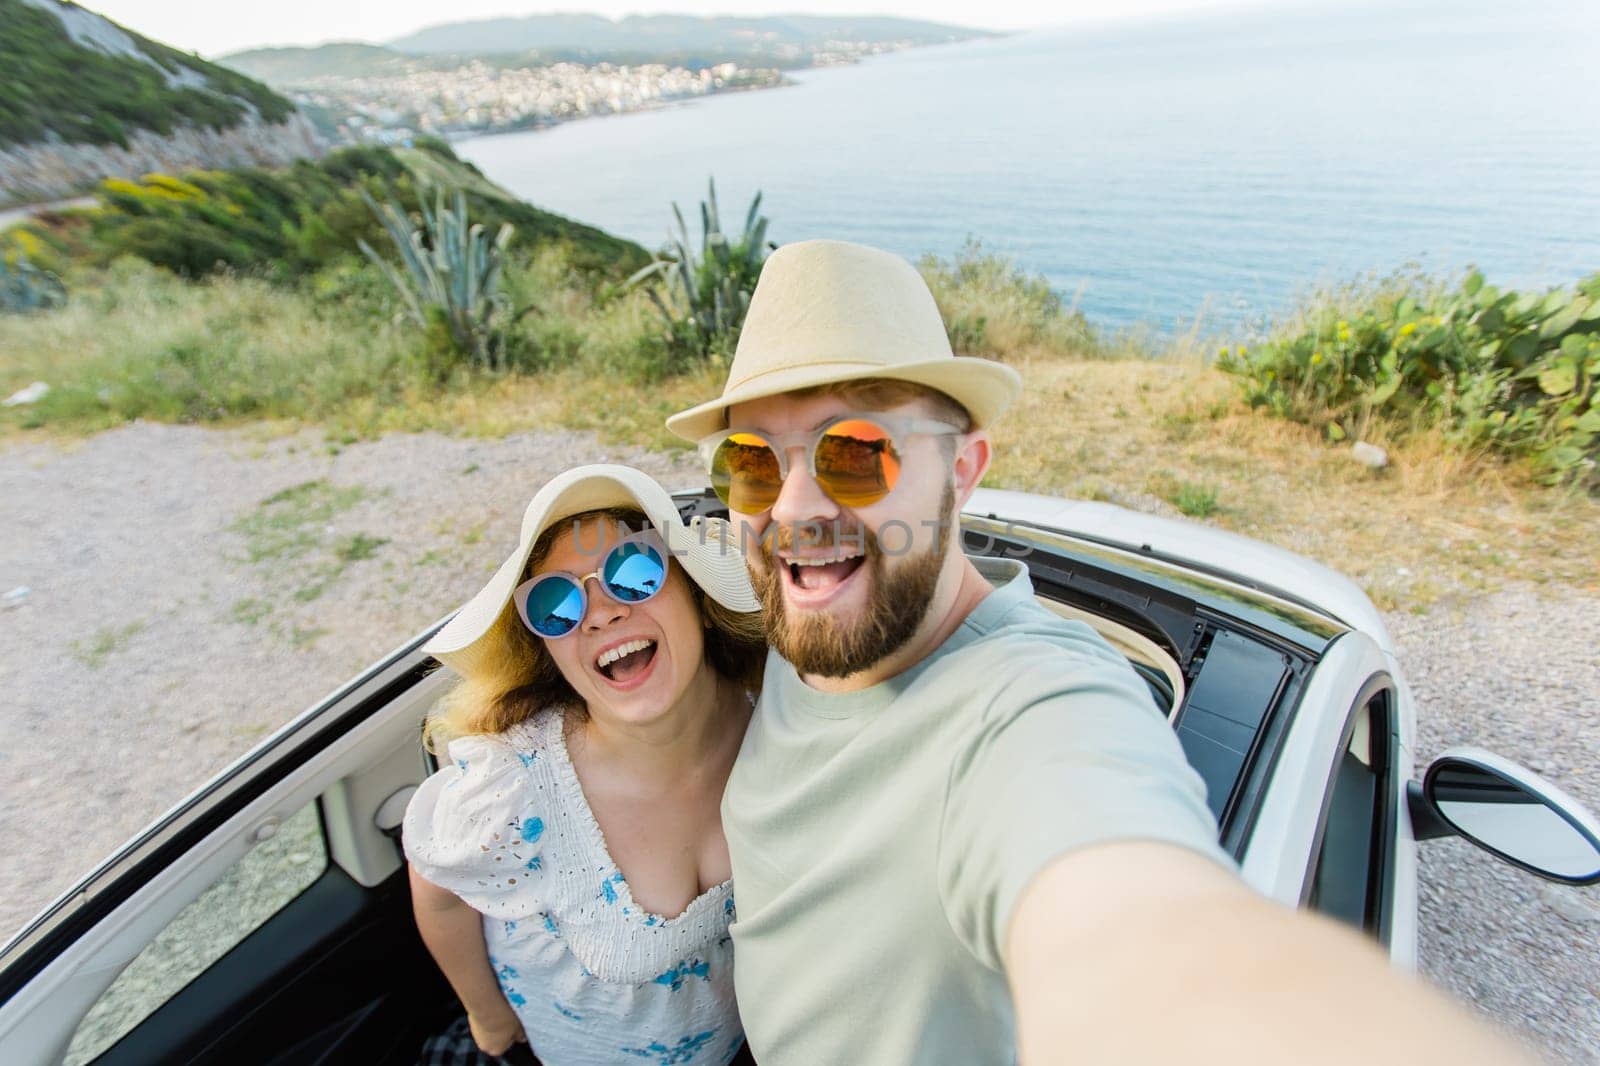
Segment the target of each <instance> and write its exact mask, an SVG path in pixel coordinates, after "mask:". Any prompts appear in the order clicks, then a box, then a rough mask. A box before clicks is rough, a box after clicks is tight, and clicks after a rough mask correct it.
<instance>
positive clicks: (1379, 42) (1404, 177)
mask: <svg viewBox="0 0 1600 1066" xmlns="http://www.w3.org/2000/svg"><path fill="white" fill-rule="evenodd" d="M978 10H980V9H979V8H976V7H975V8H974V11H975V12H977V11H978ZM792 78H793V80H794V82H795V84H794V85H792V86H789V87H785V88H779V89H771V90H763V91H754V92H745V93H730V94H719V95H715V96H711V97H707V98H702V99H698V100H695V101H692V102H688V103H683V104H677V105H671V106H667V107H663V108H660V109H654V110H649V111H643V112H636V113H632V114H625V115H616V116H609V117H604V118H596V119H585V120H581V121H575V122H570V123H566V124H564V125H561V126H557V127H554V128H551V129H546V130H540V131H533V132H525V133H514V134H504V135H497V136H489V137H479V138H473V139H469V140H465V141H462V142H460V143H458V144H457V145H456V148H457V150H458V151H459V152H460V154H461V155H462V156H464V157H465V158H467V159H470V160H471V161H472V162H474V163H476V164H477V165H478V166H479V167H481V168H482V169H483V171H484V172H485V173H486V174H487V175H488V176H489V177H490V178H492V179H494V180H496V181H498V182H500V183H501V184H503V185H505V186H506V187H508V188H510V189H511V190H512V191H514V192H515V193H517V194H518V195H520V196H522V197H524V198H526V199H528V200H530V201H532V202H533V203H535V204H537V205H539V206H541V207H544V208H547V209H549V210H552V211H555V212H558V213H560V214H563V215H567V216H570V217H572V218H575V219H579V220H582V221H584V222H588V223H592V224H594V225H597V226H600V227H601V228H603V229H606V230H608V231H610V232H612V233H616V234H618V235H621V236H624V237H628V238H631V239H633V240H636V241H639V242H640V243H642V244H644V245H645V246H646V247H647V248H651V249H656V248H659V247H661V246H662V245H663V243H664V241H665V238H666V237H667V235H668V231H669V227H670V226H671V225H672V214H671V205H672V204H674V203H676V204H678V205H679V206H680V207H681V208H682V209H683V211H684V214H685V217H686V219H687V220H688V222H689V225H690V229H691V233H692V235H693V236H695V238H696V239H698V233H699V218H698V216H699V208H698V203H699V201H700V200H701V199H703V198H704V197H705V196H706V192H707V185H708V181H709V180H711V179H713V178H714V179H715V182H716V191H717V197H718V200H719V204H720V208H721V216H722V220H723V224H724V228H736V227H737V226H739V225H740V223H741V222H742V220H743V217H744V214H745V210H746V208H747V207H748V204H749V202H750V200H751V198H752V197H753V196H754V195H755V194H756V193H757V192H758V191H759V192H760V194H761V198H762V199H761V210H762V212H763V213H764V214H766V215H767V216H768V217H769V218H770V219H771V224H770V229H769V237H770V239H772V240H774V241H777V242H779V243H786V242H789V241H797V240H803V239H807V238H812V237H835V238H841V239H845V240H853V241H861V242H864V243H867V244H873V245H877V246H880V247H883V248H888V249H891V250H893V251H895V252H898V253H900V254H902V255H905V256H907V257H908V258H913V259H914V258H916V257H919V256H921V255H924V254H927V253H932V254H935V255H939V256H951V255H954V254H957V253H958V252H960V251H961V249H962V248H963V247H964V246H965V245H966V243H967V242H968V241H977V242H979V243H980V245H981V247H982V248H983V249H984V250H985V251H988V252H993V253H997V254H1001V255H1004V256H1007V257H1010V258H1011V259H1013V260H1014V261H1015V263H1016V264H1017V266H1018V267H1019V268H1021V269H1023V270H1025V271H1027V272H1029V273H1032V274H1039V275H1043V276H1044V277H1045V278H1046V279H1047V280H1048V281H1049V283H1050V285H1051V286H1052V287H1053V288H1054V289H1056V290H1057V291H1058V292H1059V293H1060V294H1061V296H1062V298H1063V299H1064V300H1066V301H1068V302H1069V303H1070V304H1072V305H1073V306H1075V307H1076V308H1078V309H1079V310H1081V311H1082V312H1083V313H1084V314H1085V315H1086V316H1087V317H1088V318H1089V320H1090V321H1091V322H1093V323H1095V324H1096V325H1097V326H1099V327H1101V328H1103V329H1107V330H1110V331H1119V330H1135V331H1141V330H1142V331H1153V332H1155V333H1158V334H1164V335H1171V334H1179V333H1193V334H1198V335H1204V336H1211V335H1241V334H1251V333H1255V332H1258V331H1260V330H1263V329H1266V328H1269V327H1270V324H1271V323H1272V322H1273V321H1274V320H1276V319H1278V318H1279V317H1281V316H1283V315H1285V314H1287V313H1289V312H1290V311H1292V309H1293V308H1294V307H1295V306H1296V305H1297V304H1298V303H1299V302H1301V301H1303V300H1305V299H1307V298H1309V297H1310V296H1311V294H1313V293H1314V292H1316V291H1318V290H1323V289H1327V288H1329V287H1337V286H1343V285H1348V284H1358V283H1360V282H1362V281H1363V279H1367V278H1370V277H1373V276H1382V275H1387V274H1390V273H1395V272H1406V273H1414V272H1421V273H1424V274H1427V275H1429V276H1432V277H1437V278H1443V279H1455V278H1458V277H1459V276H1461V275H1462V274H1463V273H1464V272H1465V271H1466V270H1467V269H1468V268H1469V267H1472V266H1476V267H1477V268H1480V269H1482V270H1483V271H1484V272H1485V273H1486V274H1487V276H1488V278H1489V280H1490V282H1491V283H1493V284H1497V285H1501V286H1505V287H1529V288H1543V287H1549V286H1555V285H1570V284H1572V283H1573V282H1575V281H1577V280H1578V279H1579V278H1581V277H1584V276H1587V275H1588V274H1592V273H1594V272H1595V271H1600V2H1596V0H1516V2H1514V3H1506V2H1503V0H1497V2H1494V3H1484V2H1482V0H1457V2H1452V3H1439V2H1436V0H1396V2H1390V3H1383V4H1368V3H1345V4H1340V5H1338V6H1335V7H1329V6H1325V5H1315V4H1312V5H1308V4H1303V3H1293V2H1288V3H1284V2H1279V3H1276V4H1270V5H1265V6H1262V7H1260V8H1254V9H1244V10H1234V11H1229V12H1225V13H1214V14H1210V15H1204V16H1199V15H1195V16H1189V17H1186V18H1176V19H1174V18H1168V19H1162V20H1155V21H1149V20H1146V21H1127V22H1111V23H1104V24H1099V25H1077V26H1069V27H1061V28H1053V29H1044V30H1037V31H1031V32H1026V33H1016V34H1011V35H1007V36H1003V37H996V38H991V39H984V40H978V41H972V42H966V43H960V44H952V45H941V46H936V47H930V48H919V49H913V50H908V51H902V52H894V53H889V54H885V55H881V56H877V57H874V58H871V59H867V60H865V61H863V62H860V63H857V64H854V65H850V66H844V67H831V68H822V69H815V70H805V71H800V72H797V73H794V74H793V75H792Z"/></svg>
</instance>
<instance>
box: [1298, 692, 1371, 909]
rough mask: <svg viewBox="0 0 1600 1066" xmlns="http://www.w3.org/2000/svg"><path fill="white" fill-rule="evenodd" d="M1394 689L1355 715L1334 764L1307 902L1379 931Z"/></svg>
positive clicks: (1357, 711) (1364, 705) (1314, 906)
mask: <svg viewBox="0 0 1600 1066" xmlns="http://www.w3.org/2000/svg"><path fill="white" fill-rule="evenodd" d="M1387 696H1388V693H1387V690H1384V691H1383V692H1380V693H1378V694H1377V695H1376V696H1374V697H1372V698H1371V699H1370V700H1368V701H1366V703H1364V704H1362V705H1361V706H1360V707H1359V708H1357V710H1356V711H1355V713H1354V714H1353V715H1352V717H1351V721H1350V723H1349V726H1348V729H1349V739H1348V741H1347V742H1346V743H1345V746H1344V749H1343V751H1341V752H1340V755H1339V761H1338V764H1337V765H1336V766H1335V767H1334V769H1333V780H1332V783H1331V789H1332V791H1331V793H1330V795H1329V797H1328V803H1327V811H1326V814H1325V815H1324V820H1323V825H1322V828H1321V833H1322V843H1321V846H1320V847H1319V848H1318V850H1317V858H1316V864H1315V867H1314V869H1313V873H1312V877H1311V891H1310V895H1309V896H1308V897H1307V900H1306V902H1307V905H1308V906H1310V907H1311V908H1312V909H1313V910H1317V911H1321V912H1322V913H1323V914H1326V915H1328V916H1329V917H1332V918H1337V919H1339V920H1340V921H1344V922H1348V923H1349V924H1351V925H1353V926H1356V927H1357V928H1360V929H1365V930H1367V931H1369V932H1373V933H1376V932H1377V931H1378V930H1379V928H1380V925H1381V921H1380V920H1381V918H1382V913H1381V911H1382V901H1383V885H1384V879H1385V877H1386V876H1387V873H1388V869H1387V867H1388V848H1389V825H1388V823H1389V821H1390V820H1391V819H1390V816H1389V812H1388V809H1387V803H1386V796H1387V790H1388V787H1389V784H1388V783H1389V765H1390V763H1391V753H1390V750H1389V727H1388V698H1387Z"/></svg>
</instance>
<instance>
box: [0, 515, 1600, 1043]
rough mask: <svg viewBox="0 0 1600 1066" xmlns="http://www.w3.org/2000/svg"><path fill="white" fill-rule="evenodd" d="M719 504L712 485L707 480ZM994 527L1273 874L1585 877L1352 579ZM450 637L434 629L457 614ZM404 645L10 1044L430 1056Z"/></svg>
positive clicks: (412, 692)
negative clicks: (1102, 654) (423, 1052)
mask: <svg viewBox="0 0 1600 1066" xmlns="http://www.w3.org/2000/svg"><path fill="white" fill-rule="evenodd" d="M678 500H679V503H680V505H681V507H682V508H683V510H684V512H685V514H686V515H687V514H692V513H704V514H711V513H717V511H718V510H719V509H720V505H719V504H718V503H717V500H716V498H715V497H714V496H712V495H710V493H685V494H680V495H679V497H678ZM964 535H965V538H966V546H967V549H968V550H969V551H971V552H976V553H983V554H1005V555H1010V556H1013V557H1019V558H1023V559H1025V560H1026V562H1027V563H1028V565H1029V566H1030V568H1031V569H1032V574H1033V580H1034V583H1035V586H1036V587H1037V590H1038V593H1039V596H1040V598H1041V599H1042V600H1043V601H1045V602H1046V603H1047V604H1048V605H1050V606H1051V607H1052V608H1053V609H1055V610H1058V611H1060V612H1061V613H1063V614H1067V615H1070V616H1073V617H1079V618H1083V619H1085V620H1087V621H1089V622H1090V623H1091V624H1093V625H1094V626H1096V627H1097V628H1098V629H1099V630H1100V631H1101V632H1102V633H1103V634H1104V635H1105V636H1106V637H1107V638H1108V639H1109V640H1110V641H1111V642H1112V644H1114V645H1115V646H1116V647H1118V648H1119V649H1121V650H1122V651H1123V652H1124V653H1125V654H1126V655H1127V656H1128V658H1129V659H1130V661H1132V662H1133V664H1134V665H1135V667H1136V669H1138V670H1139V672H1140V673H1141V675H1142V676H1144V677H1145V679H1146V680H1147V681H1148V683H1149V686H1150V691H1151V694H1152V698H1154V699H1155V700H1156V701H1157V703H1158V704H1159V705H1160V706H1161V707H1162V708H1164V709H1165V710H1167V711H1168V713H1169V716H1170V718H1171V721H1172V727H1173V729H1175V730H1176V731H1177V734H1178V738H1179V740H1180V741H1181V742H1182V744H1183V748H1184V750H1185V752H1186V753H1187V754H1188V757H1189V759H1190V761H1191V762H1192V764H1193V765H1194V766H1195V768H1196V769H1197V770H1198V771H1199V772H1200V774H1201V775H1202V776H1203V778H1204V779H1205V782H1206V786H1207V789H1208V790H1209V798H1210V804H1211V809H1212V810H1213V811H1214V812H1215V813H1216V815H1217V820H1218V823H1219V824H1220V826H1221V840H1222V844H1223V846H1224V847H1225V848H1227V850H1228V851H1229V852H1230V853H1232V854H1233V855H1234V856H1236V857H1237V859H1238V861H1239V864H1240V866H1241V868H1242V869H1243V871H1244V876H1245V879H1246V880H1247V881H1248V882H1249V883H1250V884H1251V885H1252V886H1254V887H1255V888H1256V889H1257V890H1259V891H1260V892H1261V893H1263V894H1264V895H1267V896H1270V897H1271V898H1273V899H1275V900H1279V901H1280V902H1282V903H1285V904H1288V905H1291V906H1303V907H1309V908H1312V909H1315V910H1318V911H1322V912H1324V913H1327V914H1330V915H1333V916H1336V917H1337V918H1339V919H1341V920H1343V921H1346V922H1349V923H1350V924H1351V925H1353V926H1357V927H1359V928H1361V929H1363V930H1365V931H1366V932H1367V933H1368V934H1369V935H1371V936H1372V937H1373V938H1374V939H1375V940H1377V941H1378V942H1379V943H1381V944H1382V945H1384V947H1385V948H1386V949H1387V950H1388V951H1389V953H1390V954H1391V955H1392V957H1393V958H1394V961H1395V963H1396V965H1398V966H1402V967H1411V966H1412V965H1413V964H1414V961H1415V955H1416V912H1417V883H1416V878H1417V864H1416V848H1417V842H1418V841H1419V840H1426V839H1428V838H1430V837H1436V836H1442V835H1445V834H1458V835H1460V836H1463V837H1466V838H1467V839H1469V840H1472V841H1473V842H1474V843H1477V844H1478V845H1480V846H1481V847H1483V848H1485V849H1486V850H1488V851H1490V852H1492V853H1494V854H1495V855H1497V856H1499V857H1500V858H1502V859H1504V860H1506V861H1507V862H1510V863H1513V864H1514V865H1517V866H1520V867H1521V868H1523V869H1525V870H1529V871H1532V872H1533V873H1536V874H1539V875H1541V876H1544V877H1549V878H1551V879H1554V880H1558V881H1563V882H1566V883H1569V884H1592V883H1594V882H1596V881H1600V824H1597V823H1596V821H1595V819H1594V818H1593V816H1591V815H1590V814H1589V813H1588V812H1586V811H1584V810H1583V809H1582V808H1581V807H1580V806H1579V805H1578V804H1577V803H1576V802H1575V801H1573V800H1572V799H1570V798H1568V797H1567V796H1565V795H1564V794H1562V793H1561V792H1560V791H1559V790H1558V789H1557V788H1555V787H1554V786H1552V785H1550V784H1548V783H1547V782H1545V781H1543V780H1541V779H1540V778H1538V777H1537V776H1536V775H1534V774H1533V773H1531V772H1529V771H1527V770H1524V769H1522V768H1521V767H1518V766H1516V765H1514V764H1512V763H1509V762H1507V761H1505V760H1503V759H1500V758H1497V757H1496V756H1493V755H1491V754H1489V753H1487V752H1482V751H1477V750H1468V749H1461V750H1456V751H1452V752H1448V753H1446V754H1445V755H1443V756H1441V757H1440V758H1439V759H1437V760H1436V761H1435V762H1434V763H1433V764H1432V765H1431V766H1429V767H1428V769H1427V772H1426V773H1425V774H1424V775H1423V777H1422V779H1421V781H1420V782H1418V781H1416V780H1414V773H1413V770H1414V768H1413V755H1412V742H1413V737H1414V736H1415V722H1414V720H1413V710H1412V704H1411V697H1410V695H1409V693H1408V691H1407V689H1406V684H1405V681H1404V678H1403V677H1402V675H1401V672H1400V668H1399V664H1398V663H1397V662H1396V661H1395V652H1394V646H1393V644H1392V643H1391V641H1390V639H1389V637H1388V634H1387V633H1386V632H1385V631H1384V626H1383V622H1382V620H1381V619H1380V617H1379V615H1378V613H1377V611H1376V610H1375V609H1374V608H1373V606H1372V604H1371V603H1370V602H1368V600H1367V598H1366V597H1365V596H1364V595H1363V594H1362V593H1361V591H1360V590H1359V589H1358V588H1357V587H1356V586H1355V585H1354V584H1352V583H1351V582H1350V581H1349V580H1347V579H1345V578H1343V577H1341V576H1340V575H1338V574H1335V573H1333V572H1331V571H1329V570H1327V569H1325V568H1323V567H1321V566H1318V565H1317V564H1315V563H1311V562H1309V561H1307V560H1305V559H1302V558H1299V557H1298V556H1295V555H1292V554H1290V553H1288V552H1284V551H1280V550H1278V549H1275V548H1270V547H1266V546H1264V545H1262V544H1258V543H1256V542H1254V541H1250V540H1247V539H1245V538H1242V537H1237V536H1233V535H1230V534H1227V533H1221V532H1217V531H1215V530H1211V529H1207V528H1203V527H1200V526H1196V525H1191V524H1188V523H1183V522H1174V521H1168V520H1164V519H1159V518H1152V517H1149V516H1146V515H1140V514H1134V513H1131V512H1128V511H1124V510H1120V509H1118V508H1115V507H1111V506H1107V505H1103V504H1090V503H1071V502H1065V501H1061V500H1052V499H1046V498H1043V497H1038V496H1028V495H1023V494H1019V493H1012V492H999V491H982V492H980V493H978V495H977V496H976V498H975V499H974V500H973V502H972V505H971V506H970V507H969V508H968V513H967V515H966V519H965V523H964ZM430 632H431V631H430ZM428 635H429V634H428V633H422V634H418V635H417V636H416V637H415V638H414V639H413V640H411V641H409V642H408V643H406V644H405V645H404V646H402V647H400V648H399V649H398V650H396V651H395V652H394V653H393V654H392V655H390V656H388V657H387V658H386V659H384V660H383V661H381V662H379V663H377V664H376V665H374V666H373V667H372V668H371V669H369V670H368V671H366V672H365V673H364V674H362V675H361V676H360V677H358V678H355V679H354V680H352V681H351V682H350V683H349V684H347V685H345V686H344V687H343V688H341V689H340V690H339V691H337V692H335V693H334V694H333V695H331V696H329V697H328V698H327V699H326V700H324V701H323V702H322V703H320V704H318V705H317V706H315V707H313V708H311V709H310V710H308V711H306V712H305V713H304V714H302V715H300V716H299V717H298V718H296V719H295V720H294V721H293V722H291V723H290V724H289V725H287V726H285V727H284V728H283V729H281V730H279V731H278V732H277V733H276V734H275V735H273V736H272V737H270V738H269V739H267V740H266V741H264V742H263V743H261V744H260V745H259V746H258V747H256V748H255V750H253V751H251V752H250V753H249V754H247V755H245V756H244V757H243V758H241V759H239V760H238V761H237V762H236V763H234V764H233V765H232V766H230V767H229V768H228V769H226V770H225V771H223V772H222V773H220V774H219V775H217V777H216V778H215V779H213V780H212V781H210V782H208V783H207V784H206V785H205V786H204V787H202V788H200V789H198V790H197V791H196V792H194V794H193V795H191V796H190V797H189V798H187V799H186V800H184V801H183V802H182V803H180V804H178V805H177V806H176V807H175V808H173V809H172V810H171V811H170V812H168V813H167V814H166V815H164V816H163V817H161V818H159V819H158V820H156V821H155V822H154V823H153V824H152V825H151V826H150V827H149V828H147V829H146V830H145V831H144V832H142V833H140V834H139V835H138V836H137V837H135V838H134V839H133V840H131V841H129V842H128V843H127V844H126V845H125V846H124V847H123V848H122V849H121V850H120V851H118V852H117V853H116V854H115V855H112V856H110V857H109V858H108V859H106V861H105V862H104V863H103V864H101V866H100V867H99V868H98V869H96V870H94V871H93V872H92V873H90V874H89V875H88V876H87V877H85V878H84V879H83V880H82V881H81V882H79V883H78V885H77V886H76V887H75V888H73V889H72V890H71V891H69V892H67V893H66V894H65V895H63V896H62V897H61V898H60V899H59V900H57V901H56V902H55V903H54V904H52V905H51V906H50V907H48V908H47V909H46V910H45V911H44V912H42V913H41V914H40V915H39V916H38V917H37V918H35V919H34V920H33V922H32V923H31V924H29V925H28V927H27V928H26V929H24V930H23V931H22V932H21V933H20V934H19V935H18V936H17V937H16V938H15V939H13V940H12V941H11V943H10V944H8V945H7V946H6V947H5V948H4V949H3V951H0V1062H4V1063H8V1064H10V1063H17V1064H22V1063H56V1062H62V1061H66V1062H69V1063H81V1062H90V1061H93V1062H98V1063H105V1064H122V1063H157V1062H160V1063H167V1062H203V1063H228V1064H233V1063H240V1062H273V1063H307V1062H360V1063H397V1064H398V1063H410V1062H413V1061H415V1057H416V1051H417V1048H418V1045H419V1043H420V1041H421V1039H422V1038H423V1036H424V1035H425V1034H427V1033H430V1032H434V1031H437V1030H438V1029H439V1028H441V1027H442V1026H443V1025H444V1023H445V1022H446V1021H447V1020H448V1018H449V1017H450V1016H452V1015H453V1014H454V1013H455V1012H456V1010H457V1008H456V1006H455V1004H454V1001H453V997H452V996H451V994H450V991H449V989H448V987H447V986H446V985H445V983H444V981H443V979H442V978H441V977H440V976H439V974H438V972H437V970H436V969H435V968H434V966H433V964H432V962H431V960H430V959H429V958H428V955H427V953H426V952H425V950H424V949H423V947H422V944H421V943H420V941H419V940H418V938H417V935H416V933H415V929H414V926H413V924H412V919H411V908H410V898H409V894H408V889H407V879H406V874H405V870H404V862H403V858H402V854H401V851H400V848H399V846H398V840H397V839H396V834H397V831H398V830H397V827H398V826H399V824H400V820H401V814H402V812H403V810H404V807H405V803H406V800H407V799H408V798H409V796H410V793H411V790H412V789H413V788H414V787H415V786H416V785H417V784H418V783H419V782H420V781H421V780H422V779H423V778H424V777H425V776H426V775H427V774H428V773H430V772H431V770H432V762H431V760H430V758H429V756H428V755H427V754H426V753H425V752H424V751H423V749H422V747H421V744H420V738H419V724H420V723H421V721H422V719H423V716H424V714H425V713H426V712H427V710H428V708H429V707H430V705H431V704H432V703H433V702H434V700H435V699H436V698H437V697H438V696H439V694H440V693H441V692H442V691H443V689H444V687H445V686H446V685H447V684H448V679H447V678H445V677H443V676H440V675H439V674H437V673H436V672H435V667H436V664H435V663H434V661H433V660H432V659H430V658H429V657H428V656H426V655H423V654H422V653H420V652H419V651H418V650H417V649H418V648H419V646H420V645H421V644H422V643H423V641H424V640H425V639H426V638H427V636H428Z"/></svg>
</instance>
